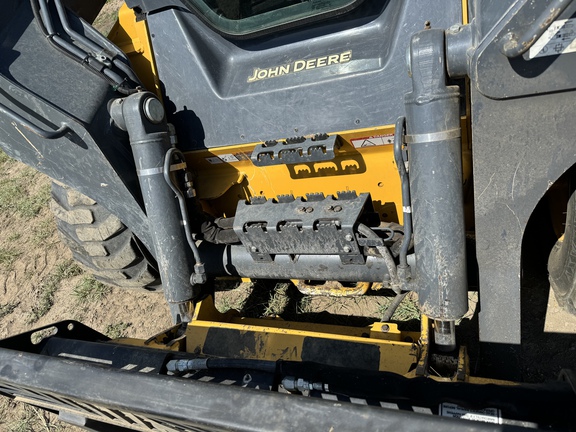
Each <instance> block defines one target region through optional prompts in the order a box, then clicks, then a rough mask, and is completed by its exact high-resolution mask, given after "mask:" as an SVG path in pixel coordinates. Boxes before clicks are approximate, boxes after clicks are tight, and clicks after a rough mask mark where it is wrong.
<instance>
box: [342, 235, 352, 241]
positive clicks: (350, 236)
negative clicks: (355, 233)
mask: <svg viewBox="0 0 576 432" xmlns="http://www.w3.org/2000/svg"><path fill="white" fill-rule="evenodd" d="M344 238H345V239H346V241H352V240H354V237H352V234H346V237H344Z"/></svg>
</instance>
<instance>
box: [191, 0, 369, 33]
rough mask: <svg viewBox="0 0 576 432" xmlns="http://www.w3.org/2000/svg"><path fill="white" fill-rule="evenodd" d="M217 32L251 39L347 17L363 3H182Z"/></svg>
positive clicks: (355, 0)
mask: <svg viewBox="0 0 576 432" xmlns="http://www.w3.org/2000/svg"><path fill="white" fill-rule="evenodd" d="M182 1H183V3H185V4H186V5H188V7H189V8H191V9H192V10H194V11H195V12H196V13H198V14H199V15H200V16H202V17H203V18H204V20H205V21H207V22H208V23H209V24H211V25H212V26H213V27H214V28H215V29H217V30H219V31H221V32H223V33H226V34H229V35H231V36H247V35H252V34H255V33H262V32H264V31H266V30H270V29H272V28H278V27H286V26H289V25H293V24H296V23H301V22H303V21H304V22H310V21H312V20H317V19H322V18H325V17H326V16H327V15H329V16H334V15H338V14H341V13H345V12H347V11H349V10H351V9H353V8H354V7H356V6H357V5H358V4H360V3H361V2H362V0H182Z"/></svg>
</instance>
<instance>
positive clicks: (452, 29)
mask: <svg viewBox="0 0 576 432" xmlns="http://www.w3.org/2000/svg"><path fill="white" fill-rule="evenodd" d="M460 29H461V27H460V24H454V25H453V26H452V27H450V28H449V29H448V31H449V32H450V33H458V32H459V31H460Z"/></svg>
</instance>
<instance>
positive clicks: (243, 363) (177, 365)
mask: <svg viewBox="0 0 576 432" xmlns="http://www.w3.org/2000/svg"><path fill="white" fill-rule="evenodd" d="M277 365H278V363H277V362H275V361H271V360H250V359H232V358H196V359H190V360H185V359H182V360H170V361H169V362H168V363H166V369H167V370H168V371H169V372H189V371H194V370H205V369H251V370H258V371H262V372H268V373H275V372H276V369H277Z"/></svg>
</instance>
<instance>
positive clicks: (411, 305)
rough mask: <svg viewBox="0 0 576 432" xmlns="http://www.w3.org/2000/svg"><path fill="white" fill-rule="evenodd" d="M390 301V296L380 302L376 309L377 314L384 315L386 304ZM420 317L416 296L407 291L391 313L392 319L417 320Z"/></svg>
mask: <svg viewBox="0 0 576 432" xmlns="http://www.w3.org/2000/svg"><path fill="white" fill-rule="evenodd" d="M390 303H392V298H390V299H387V301H386V302H385V303H383V304H380V305H379V307H378V310H377V314H378V315H379V316H382V315H384V312H386V309H388V306H389V305H390ZM419 319H420V307H419V305H418V297H417V295H415V294H414V293H409V294H408V295H407V296H406V297H405V298H404V300H402V303H400V305H399V306H398V308H397V309H396V312H394V315H392V321H410V320H419Z"/></svg>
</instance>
